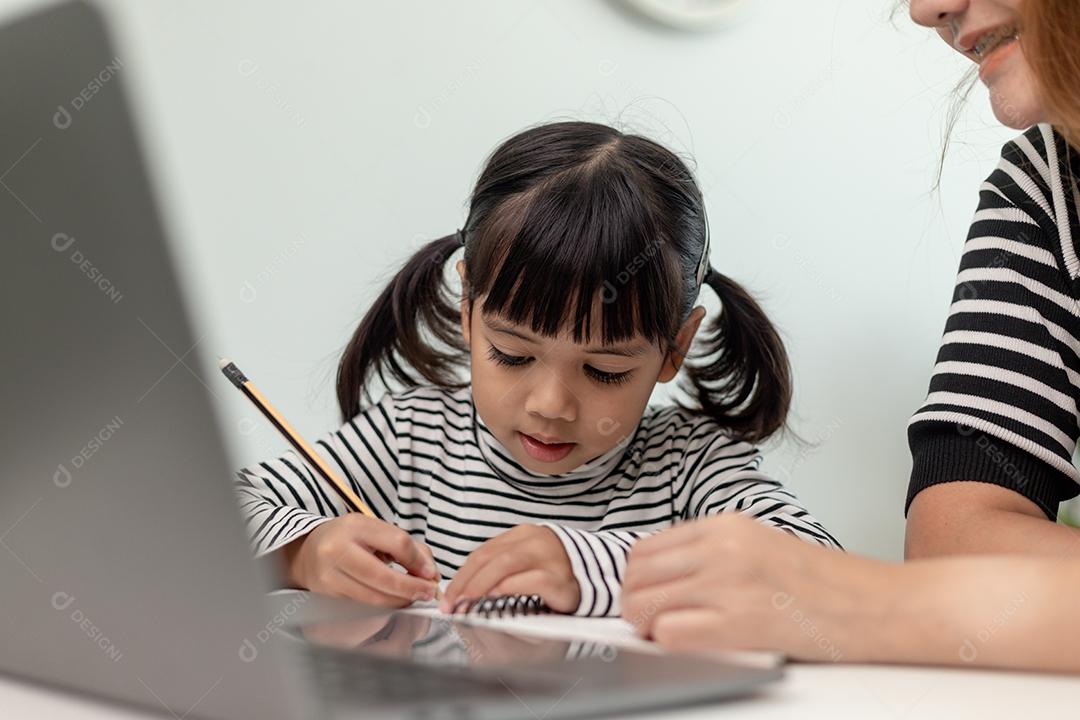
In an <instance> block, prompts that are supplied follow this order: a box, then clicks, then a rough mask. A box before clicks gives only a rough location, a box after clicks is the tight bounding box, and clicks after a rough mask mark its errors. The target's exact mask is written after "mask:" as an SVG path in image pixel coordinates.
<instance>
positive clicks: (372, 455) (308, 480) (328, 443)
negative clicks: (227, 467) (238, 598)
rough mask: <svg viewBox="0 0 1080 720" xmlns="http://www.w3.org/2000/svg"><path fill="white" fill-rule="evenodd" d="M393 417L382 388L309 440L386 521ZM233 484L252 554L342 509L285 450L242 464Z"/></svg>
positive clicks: (391, 488)
mask: <svg viewBox="0 0 1080 720" xmlns="http://www.w3.org/2000/svg"><path fill="white" fill-rule="evenodd" d="M393 417H394V405H393V397H392V396H391V394H390V393H386V394H385V395H384V396H383V398H382V399H381V400H380V401H379V402H378V403H376V404H375V405H373V406H371V407H370V408H368V409H366V410H364V411H363V412H362V413H360V414H359V415H357V416H356V417H355V418H353V419H352V420H349V421H348V422H346V423H345V424H344V425H343V426H342V427H341V428H340V429H338V430H336V431H334V432H331V433H329V434H327V435H325V436H323V437H321V438H319V439H318V440H317V441H316V442H315V444H314V447H315V450H316V451H317V452H318V453H319V454H320V455H321V456H322V457H323V459H324V460H326V462H327V463H328V464H329V465H330V467H331V468H332V469H333V470H335V471H336V472H338V473H339V474H340V476H341V477H342V478H344V479H345V480H346V482H348V483H349V484H350V485H351V486H352V489H353V490H354V491H355V492H356V493H357V495H359V496H360V498H361V499H362V500H363V501H364V502H365V503H366V504H367V506H368V507H370V508H371V510H372V511H373V512H374V513H375V515H376V516H377V517H378V518H380V519H382V520H387V521H392V520H393V518H394V506H393V498H394V497H395V496H396V478H397V475H398V472H399V470H398V461H397V449H396V439H395V435H394V427H393ZM234 488H235V491H236V495H237V499H238V502H239V504H240V509H241V513H242V515H243V517H244V520H245V522H246V525H247V531H248V536H249V538H250V540H251V543H252V545H253V547H254V550H255V554H256V556H261V555H265V554H267V553H270V552H273V551H275V550H278V549H279V548H282V547H284V546H286V545H288V544H289V543H291V542H292V541H293V540H296V539H297V538H300V537H301V536H303V535H306V534H307V533H309V532H310V531H311V530H313V529H314V528H315V527H317V526H319V525H321V524H322V523H324V522H326V521H328V520H330V519H332V518H335V517H338V516H341V515H345V514H346V513H347V509H346V506H345V504H344V503H343V502H342V500H341V498H340V497H339V496H338V495H337V492H336V491H335V490H334V488H332V487H330V486H329V485H327V484H326V483H325V482H323V481H322V480H321V479H320V478H319V477H318V475H316V474H315V473H313V472H312V471H311V470H310V469H309V468H308V467H307V466H306V465H305V464H304V463H303V461H301V460H300V458H299V457H297V456H296V454H295V453H293V452H291V451H290V452H287V453H286V454H284V455H283V456H281V457H279V458H277V459H275V460H268V461H264V462H260V463H257V464H255V465H250V466H248V467H246V468H243V469H242V470H240V471H239V472H238V473H237V477H236V480H235V482H234Z"/></svg>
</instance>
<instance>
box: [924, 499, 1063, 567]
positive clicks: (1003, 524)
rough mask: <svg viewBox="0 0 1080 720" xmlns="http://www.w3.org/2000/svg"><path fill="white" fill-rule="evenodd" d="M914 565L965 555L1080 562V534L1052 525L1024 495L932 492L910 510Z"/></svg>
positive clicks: (1061, 526)
mask: <svg viewBox="0 0 1080 720" xmlns="http://www.w3.org/2000/svg"><path fill="white" fill-rule="evenodd" d="M904 553H905V555H906V557H907V558H908V559H909V560H913V559H920V558H927V557H933V556H937V555H955V554H961V553H976V554H987V553H1023V554H1031V555H1048V556H1051V557H1059V558H1063V559H1076V560H1080V530H1078V529H1077V528H1072V527H1068V526H1067V525H1059V524H1057V523H1053V522H1047V520H1046V515H1045V514H1044V513H1043V511H1042V510H1040V509H1039V506H1038V505H1036V504H1035V503H1033V502H1032V501H1031V500H1028V499H1027V498H1025V497H1024V496H1023V495H1020V494H1019V493H1016V492H1014V491H1012V490H1008V489H1006V488H1003V487H999V486H997V485H990V484H987V483H982V482H964V481H959V482H950V483H946V484H943V485H935V486H933V487H928V488H926V489H925V490H923V491H922V492H920V493H919V494H918V495H916V496H915V499H914V500H913V501H912V502H911V507H910V509H909V510H908V521H907V537H906V541H905V543H904Z"/></svg>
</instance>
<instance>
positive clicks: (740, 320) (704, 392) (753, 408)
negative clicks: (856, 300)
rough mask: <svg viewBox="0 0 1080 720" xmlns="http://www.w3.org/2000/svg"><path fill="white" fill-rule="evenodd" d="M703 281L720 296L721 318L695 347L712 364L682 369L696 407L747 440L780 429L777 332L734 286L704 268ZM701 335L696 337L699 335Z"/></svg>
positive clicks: (783, 414) (785, 376)
mask: <svg viewBox="0 0 1080 720" xmlns="http://www.w3.org/2000/svg"><path fill="white" fill-rule="evenodd" d="M705 282H706V283H707V284H708V285H709V287H711V288H712V289H713V290H714V291H715V292H716V294H717V295H718V296H719V297H720V303H721V311H720V315H719V316H718V317H717V318H716V319H715V320H713V322H712V323H711V325H710V326H709V327H708V328H707V330H706V333H705V334H704V337H701V339H700V340H699V341H698V342H697V343H696V345H698V346H700V347H701V348H702V349H703V352H702V353H701V354H700V355H699V356H698V357H702V358H715V359H713V360H712V362H708V363H701V364H690V363H688V364H687V365H686V372H687V375H688V378H689V380H690V382H691V383H692V387H688V388H686V390H687V391H688V392H690V393H691V394H693V395H694V396H695V397H696V398H697V400H698V402H699V403H700V406H701V411H702V412H704V413H705V414H706V415H709V416H710V417H712V418H714V419H715V420H716V421H717V422H719V423H720V424H722V425H723V426H724V427H726V428H729V429H730V430H731V431H732V433H733V434H734V435H736V436H738V437H740V438H743V439H745V440H747V441H749V442H758V441H761V440H764V439H765V438H768V437H769V436H770V435H772V434H773V433H775V432H776V431H777V430H780V429H781V428H783V427H784V425H785V422H786V420H787V414H788V409H789V408H790V407H791V365H790V363H789V361H788V356H787V351H786V350H785V349H784V343H783V342H782V341H781V340H780V335H779V334H778V333H777V331H776V328H775V327H773V324H772V323H771V322H770V321H769V319H768V317H766V315H765V312H764V311H763V310H762V309H761V306H760V305H758V303H757V301H755V300H754V298H753V297H751V296H750V294H749V293H748V292H747V291H746V290H744V289H743V288H742V286H740V285H739V284H738V283H736V282H735V281H733V280H731V279H730V278H728V277H726V276H724V275H722V274H720V273H719V272H717V271H716V270H714V269H713V268H711V267H710V268H709V271H708V273H707V274H706V276H705ZM699 337H700V336H699Z"/></svg>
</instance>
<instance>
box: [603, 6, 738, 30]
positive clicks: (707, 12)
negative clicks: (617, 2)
mask: <svg viewBox="0 0 1080 720" xmlns="http://www.w3.org/2000/svg"><path fill="white" fill-rule="evenodd" d="M623 3H624V4H625V5H626V6H627V7H629V8H631V9H632V10H634V11H636V12H637V13H638V14H640V15H644V16H645V17H647V18H649V19H650V20H653V21H655V22H658V23H661V24H663V25H667V26H668V27H673V28H677V29H679V30H710V29H712V28H715V27H719V26H721V25H724V24H725V23H727V21H728V20H730V19H731V18H732V16H733V15H734V14H735V12H736V11H737V10H738V9H739V7H740V6H741V5H742V4H743V0H623Z"/></svg>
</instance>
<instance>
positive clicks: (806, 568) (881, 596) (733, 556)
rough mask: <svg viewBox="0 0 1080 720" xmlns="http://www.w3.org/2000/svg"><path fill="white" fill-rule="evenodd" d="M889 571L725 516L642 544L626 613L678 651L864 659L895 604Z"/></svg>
mask: <svg viewBox="0 0 1080 720" xmlns="http://www.w3.org/2000/svg"><path fill="white" fill-rule="evenodd" d="M884 565H885V564H884V563H877V562H875V561H872V560H868V559H865V558H859V557H856V556H852V555H846V554H844V553H843V552H841V551H839V550H833V549H831V548H825V547H820V546H815V545H811V544H810V543H807V542H805V541H803V540H801V539H799V538H796V537H793V536H792V535H790V534H788V533H786V532H783V531H782V530H778V529H776V528H772V527H768V526H766V525H763V524H761V523H760V522H758V521H756V520H754V519H752V518H748V517H745V516H743V515H740V514H737V513H724V514H722V515H718V516H715V517H711V518H707V519H704V520H699V521H695V522H689V523H686V524H683V525H680V526H678V527H675V528H672V529H670V530H665V531H663V532H660V533H658V534H656V535H653V536H651V537H648V538H645V539H642V540H640V541H638V542H637V543H635V544H634V546H633V548H632V549H631V551H630V557H629V560H628V562H627V569H626V577H625V578H624V581H623V588H622V614H623V617H624V618H625V619H626V620H628V621H629V622H630V623H631V624H632V625H634V627H635V629H636V630H637V632H638V633H639V634H640V635H642V636H644V637H651V638H653V639H654V640H656V641H657V642H658V643H660V644H661V645H664V646H666V647H668V648H670V649H673V650H705V649H770V650H782V651H784V652H786V653H787V654H789V655H791V656H792V657H795V658H800V659H806V660H834V661H835V660H840V659H841V658H843V657H854V656H857V655H858V654H859V652H860V648H858V647H856V645H855V643H856V642H858V639H859V638H860V637H862V636H864V635H863V634H862V633H861V632H860V628H866V627H869V626H871V624H872V622H873V618H872V617H871V616H872V612H873V609H874V608H881V607H882V605H884V604H887V601H888V599H889V594H888V592H882V591H881V590H883V588H881V587H880V586H878V585H876V583H879V582H880V581H881V579H882V576H883V573H882V572H881V570H882V568H883V567H884ZM875 591H877V592H876V593H875Z"/></svg>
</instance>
